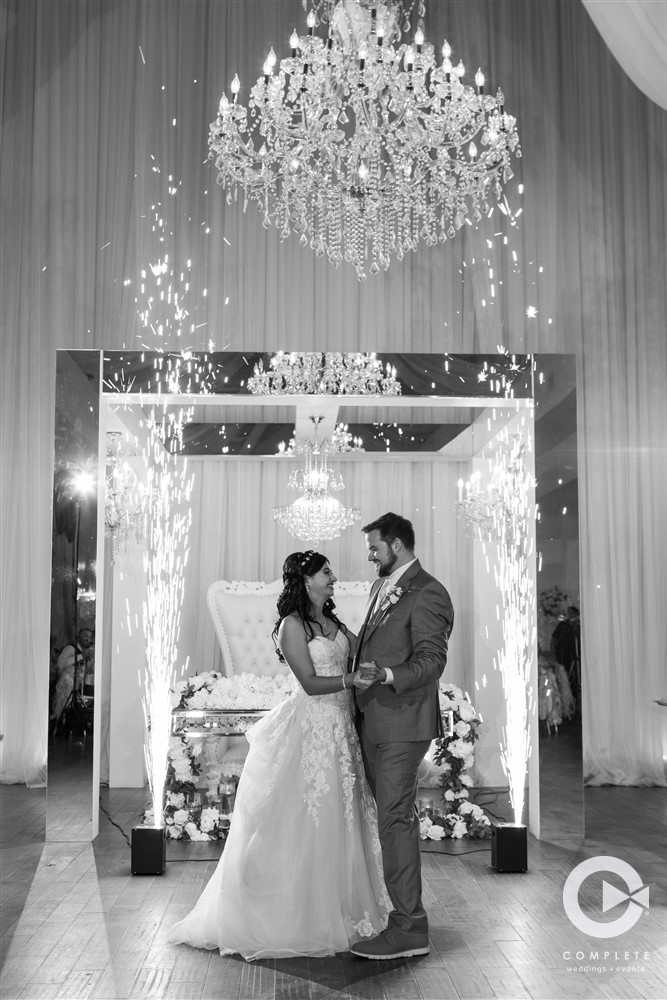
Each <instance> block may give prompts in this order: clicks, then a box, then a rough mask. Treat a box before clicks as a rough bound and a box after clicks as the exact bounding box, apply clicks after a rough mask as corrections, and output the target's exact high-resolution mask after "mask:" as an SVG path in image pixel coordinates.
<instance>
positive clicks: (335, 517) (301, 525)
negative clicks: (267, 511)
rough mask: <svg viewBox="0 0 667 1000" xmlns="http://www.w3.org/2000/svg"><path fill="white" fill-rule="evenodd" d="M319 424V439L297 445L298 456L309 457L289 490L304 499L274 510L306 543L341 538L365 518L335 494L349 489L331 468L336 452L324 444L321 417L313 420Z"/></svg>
mask: <svg viewBox="0 0 667 1000" xmlns="http://www.w3.org/2000/svg"><path fill="white" fill-rule="evenodd" d="M311 420H312V421H313V423H314V424H315V437H314V439H313V440H312V441H303V442H300V443H299V444H297V445H296V448H295V451H296V453H297V454H304V455H305V464H304V467H303V469H297V470H296V471H295V472H293V473H292V475H291V476H290V478H289V481H288V483H287V486H288V489H293V490H298V492H299V493H300V496H299V497H297V499H296V500H295V501H294V502H293V503H291V504H288V505H286V506H283V507H274V508H273V512H272V513H273V519H274V521H277V522H278V524H282V526H283V528H285V529H286V530H287V531H289V533H290V535H293V536H294V537H295V538H300V539H302V541H306V542H320V541H324V540H326V539H329V538H338V536H339V535H340V534H341V532H343V531H344V530H345V528H349V527H350V525H352V524H354V522H355V521H358V520H359V518H360V517H361V511H359V510H358V509H357V508H356V507H344V506H343V504H342V503H341V502H340V501H339V500H336V498H335V497H333V496H332V495H331V493H332V492H333V493H337V492H339V491H340V490H343V489H345V484H344V483H343V479H342V477H341V475H340V473H335V472H334V471H333V470H332V469H330V468H329V465H328V455H329V454H330V453H331V452H332V451H333V450H334V449H333V448H332V446H331V445H330V444H329V442H328V441H323V442H320V441H319V438H318V425H319V424H320V422H321V420H322V418H321V417H311Z"/></svg>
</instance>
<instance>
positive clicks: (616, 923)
mask: <svg viewBox="0 0 667 1000" xmlns="http://www.w3.org/2000/svg"><path fill="white" fill-rule="evenodd" d="M599 872H611V873H613V874H614V875H618V876H619V877H620V878H622V879H623V881H624V882H625V884H626V886H627V889H628V891H627V892H621V890H620V889H617V888H616V887H615V886H613V885H610V884H609V883H608V882H604V881H603V883H602V912H603V913H606V912H607V910H611V909H612V908H613V907H614V906H618V905H620V904H621V903H626V904H627V905H626V907H625V909H624V911H623V913H622V914H621V915H620V916H619V917H617V919H616V920H611V921H608V922H601V921H598V920H593V918H592V917H589V916H588V915H587V914H586V913H584V912H583V910H582V909H581V906H580V905H579V889H580V888H581V886H582V883H583V882H584V881H585V880H586V879H587V878H588V877H589V875H597V874H598V873H599ZM563 908H564V909H565V913H566V914H567V917H568V920H569V921H570V923H573V924H574V926H575V927H576V928H577V930H580V931H582V932H583V933H584V934H588V935H589V936H590V937H595V938H612V937H618V935H619V934H625V932H626V931H629V930H630V928H631V927H634V925H635V924H636V923H637V921H638V920H639V918H640V917H641V915H642V913H643V912H644V910H648V886H647V885H646V886H645V885H644V884H643V882H642V880H641V878H640V877H639V875H638V874H637V872H636V871H635V870H634V868H633V867H632V865H629V864H628V863H627V861H621V860H620V858H609V857H596V858H587V859H586V861H582V862H581V864H579V865H577V867H576V868H574V869H573V870H572V871H571V872H570V874H569V875H568V877H567V880H566V882H565V885H564V886H563Z"/></svg>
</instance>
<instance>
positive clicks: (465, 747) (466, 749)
mask: <svg viewBox="0 0 667 1000" xmlns="http://www.w3.org/2000/svg"><path fill="white" fill-rule="evenodd" d="M447 749H448V751H449V753H450V754H451V755H452V756H453V757H459V758H461V759H463V758H464V757H467V756H468V755H469V753H470V746H469V744H468V743H467V741H466V740H462V739H458V740H450V742H449V745H448V747H447Z"/></svg>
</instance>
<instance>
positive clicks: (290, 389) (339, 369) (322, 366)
mask: <svg viewBox="0 0 667 1000" xmlns="http://www.w3.org/2000/svg"><path fill="white" fill-rule="evenodd" d="M269 367H270V370H269V371H266V370H265V368H264V364H263V362H262V361H259V362H258V363H257V364H256V365H255V368H254V372H253V375H252V376H251V377H250V378H249V379H248V389H249V390H250V392H251V393H253V394H254V395H261V396H267V395H268V396H283V395H311V394H315V395H318V396H323V395H324V396H329V395H331V396H338V395H341V396H350V395H352V396H400V394H401V384H400V382H399V381H398V380H397V378H396V369H395V368H392V367H391V365H389V364H387V365H386V367H385V368H383V366H382V363H381V362H380V361H378V359H377V358H376V356H375V354H361V353H359V352H351V353H347V354H341V353H334V352H327V353H325V354H318V353H316V352H313V351H292V352H290V353H286V352H285V351H278V352H277V354H273V355H272V356H271V359H270V362H269Z"/></svg>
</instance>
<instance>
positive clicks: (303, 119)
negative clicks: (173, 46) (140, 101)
mask: <svg viewBox="0 0 667 1000" xmlns="http://www.w3.org/2000/svg"><path fill="white" fill-rule="evenodd" d="M415 2H416V0H388V2H386V3H376V2H374V0H310V4H311V9H310V11H309V12H308V16H307V19H306V23H307V26H308V33H307V35H298V34H297V32H296V31H294V32H293V33H292V36H291V38H290V47H291V55H290V56H289V57H288V58H285V59H282V60H281V61H280V63H279V64H278V67H277V72H276V65H277V58H276V54H275V52H274V50H273V48H272V49H271V50H270V52H269V54H268V56H267V59H266V62H265V63H264V75H263V76H262V77H260V78H259V79H258V80H257V83H256V84H255V86H254V87H252V89H251V91H250V96H249V100H248V108H246V107H244V106H243V105H242V104H240V103H239V92H240V89H241V83H240V81H239V78H238V76H235V77H234V79H233V80H232V83H231V93H232V99H231V101H230V100H229V99H228V98H227V96H226V95H225V94H223V95H222V98H221V100H220V107H219V110H218V115H217V118H216V120H215V121H214V122H213V123H212V124H211V126H210V133H209V158H210V159H212V160H213V161H214V162H215V167H216V170H217V172H218V183H219V184H221V185H222V187H223V188H225V189H226V192H227V196H226V197H227V203H228V204H231V203H232V201H233V200H236V198H237V196H238V189H239V188H241V189H242V190H243V208H244V210H245V208H246V206H247V203H248V201H249V200H251V201H254V202H255V203H256V204H257V207H258V209H259V210H260V211H261V212H262V214H263V218H264V222H263V224H264V227H265V228H267V229H268V228H269V227H270V226H271V225H275V226H276V228H277V229H278V230H279V231H280V235H281V238H282V239H285V238H286V237H287V236H289V235H290V234H291V233H297V234H298V235H299V241H300V243H301V245H302V246H310V248H311V249H312V250H314V251H315V253H316V254H317V255H318V256H322V255H324V254H326V255H327V257H328V258H329V261H330V262H331V263H332V264H333V265H334V266H335V267H337V266H338V265H339V264H340V263H341V261H343V260H345V261H348V262H349V263H350V264H352V265H353V267H355V269H356V272H357V276H358V277H359V278H360V279H363V278H365V277H366V269H367V267H369V270H370V272H371V273H372V274H377V273H378V271H379V270H380V269H381V268H382V269H384V270H387V268H388V267H389V264H390V261H391V258H392V257H393V256H395V257H397V258H398V259H399V260H401V259H402V258H403V256H404V255H405V254H406V253H407V252H408V251H410V250H413V251H414V250H416V249H417V248H418V245H419V242H420V241H423V242H424V243H426V244H427V245H428V246H434V245H435V244H436V243H438V242H439V241H440V242H444V241H445V240H446V239H448V238H450V237H452V236H455V235H456V232H457V230H458V229H460V228H461V226H462V225H463V224H464V222H466V221H468V222H472V223H475V224H476V223H478V222H479V221H480V220H481V218H482V215H483V214H487V213H488V212H489V211H490V206H489V199H490V198H492V197H493V198H495V199H496V200H497V199H499V198H500V196H501V194H502V187H501V185H502V184H504V183H506V182H507V181H508V180H509V179H510V178H511V177H512V170H511V166H510V158H511V154H512V153H514V154H515V155H516V156H520V155H521V150H520V147H519V137H518V135H517V131H516V120H515V119H514V118H513V117H512V116H511V115H509V114H507V113H506V111H505V107H504V105H505V98H504V96H503V94H502V91H500V90H498V92H497V94H496V96H495V97H493V96H491V95H490V94H485V93H484V74H483V73H482V71H481V70H478V71H477V73H476V74H475V86H474V87H473V86H471V85H469V84H464V83H463V76H464V73H465V67H464V65H463V63H462V62H459V63H458V65H456V66H454V65H453V63H452V52H451V48H450V46H449V44H448V42H447V41H445V42H444V44H443V45H442V49H441V52H442V60H441V61H440V62H439V63H438V62H436V57H435V50H434V46H433V45H432V44H431V43H430V42H427V41H426V40H425V35H424V22H423V18H424V16H425V13H426V11H425V5H424V0H419V2H418V7H417V15H418V23H417V30H416V31H415V33H414V37H413V39H412V41H410V42H409V43H405V42H401V38H402V35H403V34H404V33H407V32H409V31H410V28H411V25H410V17H411V14H412V10H413V8H414V6H415ZM303 4H304V8H305V7H306V4H307V0H303ZM320 23H323V24H324V26H325V35H326V37H325V38H320V37H319V36H318V35H316V34H315V29H316V27H318V26H319V25H320ZM369 264H370V266H369Z"/></svg>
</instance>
